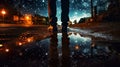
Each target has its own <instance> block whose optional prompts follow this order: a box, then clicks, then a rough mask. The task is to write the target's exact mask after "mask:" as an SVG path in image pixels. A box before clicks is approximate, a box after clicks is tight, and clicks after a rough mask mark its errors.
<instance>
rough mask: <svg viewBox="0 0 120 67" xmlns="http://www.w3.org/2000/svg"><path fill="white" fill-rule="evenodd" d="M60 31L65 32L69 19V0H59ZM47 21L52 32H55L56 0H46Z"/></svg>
mask: <svg viewBox="0 0 120 67" xmlns="http://www.w3.org/2000/svg"><path fill="white" fill-rule="evenodd" d="M61 9H62V12H61V21H62V32H67V26H68V23H67V22H68V21H69V16H68V15H69V0H61ZM48 15H49V23H50V24H51V25H52V26H53V32H57V26H56V25H57V17H56V0H48Z"/></svg>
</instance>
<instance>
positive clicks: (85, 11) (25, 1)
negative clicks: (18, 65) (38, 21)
mask: <svg viewBox="0 0 120 67" xmlns="http://www.w3.org/2000/svg"><path fill="white" fill-rule="evenodd" d="M93 1H94V2H93V3H94V6H96V5H97V6H98V10H100V9H101V10H105V9H106V7H107V5H108V0H93ZM13 2H14V5H15V8H18V5H19V4H20V5H21V6H22V7H21V13H23V14H24V13H31V14H39V15H42V16H48V10H47V9H48V0H19V1H18V0H13ZM90 2H91V0H70V8H69V9H70V13H69V17H70V20H71V21H74V20H77V21H79V20H80V18H82V17H90V16H91V14H90V13H91V9H90ZM56 3H57V17H58V24H61V21H60V17H61V0H57V2H56Z"/></svg>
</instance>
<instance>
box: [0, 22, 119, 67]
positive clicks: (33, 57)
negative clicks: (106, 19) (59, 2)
mask: <svg viewBox="0 0 120 67" xmlns="http://www.w3.org/2000/svg"><path fill="white" fill-rule="evenodd" d="M119 25H120V24H119V23H82V24H76V25H73V26H70V27H68V33H67V34H64V33H61V32H60V30H61V28H59V32H58V33H54V34H53V33H51V32H50V31H48V27H49V26H48V25H22V24H0V67H113V66H114V67H119V66H120V50H119V48H120V41H119V40H120V39H119V31H120V27H119Z"/></svg>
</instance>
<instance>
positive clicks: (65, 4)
mask: <svg viewBox="0 0 120 67" xmlns="http://www.w3.org/2000/svg"><path fill="white" fill-rule="evenodd" d="M61 9H62V13H61V21H62V32H67V26H68V21H69V0H61Z"/></svg>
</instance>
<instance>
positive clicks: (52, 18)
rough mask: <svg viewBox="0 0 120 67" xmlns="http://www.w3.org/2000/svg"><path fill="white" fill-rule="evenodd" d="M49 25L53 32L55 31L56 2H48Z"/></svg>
mask: <svg viewBox="0 0 120 67" xmlns="http://www.w3.org/2000/svg"><path fill="white" fill-rule="evenodd" d="M48 15H49V23H50V24H51V25H52V26H53V31H57V26H56V25H57V17H56V0H48Z"/></svg>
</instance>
